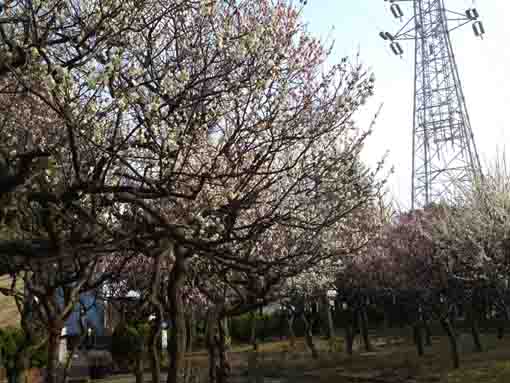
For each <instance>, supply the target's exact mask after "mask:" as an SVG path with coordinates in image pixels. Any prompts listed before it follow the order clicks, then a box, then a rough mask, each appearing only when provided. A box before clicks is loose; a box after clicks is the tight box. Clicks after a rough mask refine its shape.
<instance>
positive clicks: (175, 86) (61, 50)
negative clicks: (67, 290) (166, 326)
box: [0, 0, 380, 382]
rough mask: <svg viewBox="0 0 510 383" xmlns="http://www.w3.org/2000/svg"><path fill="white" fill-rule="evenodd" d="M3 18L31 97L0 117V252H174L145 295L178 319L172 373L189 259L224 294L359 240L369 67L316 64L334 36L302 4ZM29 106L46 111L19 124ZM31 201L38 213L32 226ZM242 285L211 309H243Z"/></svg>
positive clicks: (192, 0)
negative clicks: (318, 34) (362, 109)
mask: <svg viewBox="0 0 510 383" xmlns="http://www.w3.org/2000/svg"><path fill="white" fill-rule="evenodd" d="M4 14H5V16H2V17H7V18H8V19H5V20H7V21H9V22H8V23H1V24H0V27H1V28H2V30H3V31H4V32H5V33H2V34H1V38H2V46H1V49H2V52H1V54H2V55H3V57H5V60H2V65H1V66H0V80H1V81H2V82H5V83H6V84H7V85H8V87H10V88H5V89H11V90H12V92H13V93H14V94H15V95H20V94H21V93H23V94H26V95H28V96H29V97H28V98H23V100H24V101H23V102H26V103H27V104H26V105H25V104H23V105H21V104H19V103H18V104H16V103H13V104H12V105H9V106H8V108H9V111H10V112H12V113H13V114H14V115H15V118H14V119H11V120H10V121H11V122H9V124H8V125H5V126H4V127H2V130H0V138H1V140H0V142H2V143H7V144H5V147H4V148H2V150H3V153H4V163H5V164H6V166H5V167H6V169H7V170H6V172H4V174H3V175H0V176H4V178H5V180H7V179H11V178H12V176H14V178H15V182H13V181H5V182H4V181H0V182H4V183H3V184H5V185H7V186H6V187H4V188H2V189H1V191H2V198H3V195H4V194H5V195H6V198H8V199H9V202H8V203H6V204H5V205H4V206H8V209H9V212H10V213H9V214H10V216H12V217H14V218H13V219H14V221H13V222H11V223H10V224H11V225H14V224H15V225H14V227H16V228H18V227H20V228H22V229H19V230H18V229H16V230H14V231H13V232H12V233H11V234H10V235H11V237H10V238H9V240H8V241H3V242H2V243H0V256H1V257H2V259H5V260H8V261H10V260H12V259H14V258H13V257H15V256H16V257H19V256H24V257H27V256H28V257H30V256H33V255H34V254H35V253H37V251H36V250H37V247H36V246H35V245H34V243H33V239H34V238H42V239H41V241H42V243H43V244H44V245H45V246H46V247H47V248H49V249H50V250H51V251H50V252H49V253H50V254H51V256H53V257H55V258H58V259H61V258H65V257H68V258H70V259H73V258H75V257H76V254H77V251H84V250H87V252H88V253H87V254H88V257H89V258H88V261H89V262H96V261H97V257H99V256H101V257H105V256H111V257H119V256H120V257H124V256H125V255H126V254H129V255H130V256H131V255H133V256H135V255H140V254H142V255H149V256H150V257H153V258H154V259H155V260H154V261H152V264H156V265H157V264H159V262H160V261H161V259H160V258H158V257H162V255H161V254H171V256H169V257H171V262H168V264H170V263H171V264H172V267H171V268H168V271H167V273H166V274H167V275H166V276H161V275H160V272H159V271H158V270H157V269H155V270H154V274H152V275H153V280H154V281H156V282H157V281H158V280H159V279H160V278H161V280H164V281H166V282H167V283H166V291H165V294H164V295H165V296H164V297H160V298H163V299H160V298H158V299H154V300H153V302H154V305H155V307H160V305H161V304H162V302H163V303H164V306H165V311H166V315H167V316H168V317H169V319H170V321H171V322H172V324H173V326H174V329H175V331H174V332H173V334H174V336H173V338H172V339H171V340H170V342H169V351H170V354H171V355H172V359H171V360H172V364H171V368H170V371H169V374H168V380H169V382H175V381H177V379H178V377H179V371H180V370H181V368H182V360H183V351H184V349H183V344H184V343H183V341H182V339H183V336H182V333H183V330H184V326H183V323H184V320H183V316H184V312H183V294H184V286H185V282H186V277H187V276H188V275H189V273H190V271H191V270H190V267H191V266H190V259H191V257H192V256H193V255H196V256H197V257H198V260H200V262H202V264H205V265H211V267H212V269H213V270H215V271H221V272H222V273H224V274H225V275H226V276H227V282H225V284H227V285H229V286H230V287H229V289H232V290H233V286H237V284H235V283H233V282H231V281H230V279H231V278H239V277H238V275H243V276H242V278H241V281H242V280H244V281H246V280H250V279H252V278H253V276H254V275H255V276H257V275H262V274H264V272H265V271H266V270H273V269H274V270H275V271H274V274H275V276H271V275H272V274H269V275H270V277H269V280H268V281H265V282H264V286H266V287H267V286H276V285H277V282H279V281H280V280H283V279H284V278H286V277H289V276H294V275H297V274H299V273H300V272H302V271H303V270H305V269H307V268H309V267H312V266H314V265H317V264H319V263H320V262H323V261H325V260H327V259H329V258H331V257H334V256H339V255H341V254H348V253H350V252H352V251H354V249H355V248H357V247H358V246H360V243H363V241H364V240H365V237H366V233H365V232H364V231H363V227H364V226H363V225H362V224H361V223H358V222H357V221H356V217H357V215H356V212H358V211H359V209H362V208H363V207H364V206H366V205H367V204H368V203H369V201H370V200H371V198H372V197H373V195H374V194H375V193H376V192H377V190H378V188H379V186H380V185H378V182H377V181H376V180H375V178H374V177H375V175H373V174H372V175H371V174H368V173H367V172H365V171H359V170H358V166H359V165H358V164H359V152H360V150H361V148H362V145H363V142H364V139H365V137H366V135H367V134H368V133H369V132H361V131H358V130H356V129H354V126H353V115H354V113H355V112H356V111H357V110H358V108H359V106H360V105H361V104H362V103H364V102H365V100H366V98H367V97H369V96H370V95H371V94H372V92H373V86H374V85H373V77H371V76H369V74H368V73H366V72H365V71H364V69H363V68H362V67H361V66H360V65H358V64H357V63H353V64H351V63H350V62H349V61H348V60H346V59H343V60H342V61H341V62H340V63H338V64H336V65H334V66H333V67H332V68H331V70H329V71H328V72H324V71H323V70H322V68H323V67H324V65H323V64H324V63H325V61H326V58H327V57H328V54H329V50H327V49H325V48H324V46H323V44H322V43H321V42H320V41H318V40H317V39H315V38H313V37H312V36H310V35H309V34H308V33H307V32H306V31H305V28H304V26H303V24H302V22H301V20H300V17H299V15H300V8H299V7H296V6H293V5H291V4H289V3H287V2H283V1H282V2H276V3H274V2H272V1H269V0H258V1H243V2H238V1H222V2H220V1H196V0H181V1H172V2H161V1H157V0H147V1H117V0H113V1H108V2H104V1H99V0H97V1H95V0H92V1H86V2H85V1H71V0H39V1H35V0H33V1H31V2H9V3H6V7H5V10H4ZM32 100H33V101H32ZM32 105H37V108H33V107H32ZM27 108H28V109H29V110H30V111H31V113H32V112H35V111H37V110H39V109H40V110H42V111H44V113H41V114H40V115H39V116H40V119H41V121H40V122H39V121H38V120H36V121H35V122H33V123H32V126H30V125H28V124H27V123H28V119H29V118H30V114H29V113H28V114H26V113H23V111H24V110H25V109H27ZM34 124H35V126H33V125H34ZM29 127H30V128H29ZM20 132H22V133H23V134H24V135H25V136H28V139H24V140H25V141H24V142H25V143H28V144H26V145H25V146H23V147H22V148H20V147H19V140H20V137H22V136H23V134H20ZM39 157H42V158H44V160H40V161H38V162H37V164H36V163H35V161H34V159H35V158H39ZM9 177H11V178H9ZM19 201H21V202H19ZM20 203H21V204H20ZM28 207H30V209H32V210H33V209H35V210H36V211H37V214H41V212H44V214H46V221H45V222H47V223H44V222H42V223H41V224H40V225H39V226H38V227H37V231H34V229H33V228H32V227H31V226H29V225H27V222H28V216H29V214H28V213H27V212H29V211H31V210H30V209H28ZM48 222H49V223H51V224H48ZM56 223H58V224H56ZM69 227H72V228H74V229H73V230H69V229H68V228H69ZM353 228H354V229H353ZM27 238H29V239H30V240H28V241H27ZM338 238H340V239H338ZM16 241H17V242H16ZM278 244H283V246H279V247H278V246H277V245H278ZM70 249H74V250H73V251H71V250H70ZM165 256H166V255H165ZM11 263H12V262H11ZM191 264H193V263H191ZM89 266H90V265H89ZM151 270H152V269H151ZM227 271H228V272H227ZM243 273H244V274H243ZM234 274H235V275H234ZM213 280H214V277H213V276H212V275H211V276H209V277H208V278H207V279H206V280H205V281H206V282H210V281H213ZM209 285H211V283H209ZM241 285H242V283H241ZM153 287H154V285H152V287H151V289H152V290H151V289H149V291H152V292H154V291H155V289H154V288H153ZM205 288H206V287H204V289H205ZM158 290H161V289H158ZM229 291H230V290H229ZM259 295H260V294H259ZM150 296H151V297H153V298H154V297H155V295H154V294H152V293H151V294H150ZM229 296H230V295H229ZM151 299H152V298H151ZM236 299H237V301H236ZM243 299H244V298H243V293H241V295H240V298H239V297H238V298H235V299H231V300H229V302H228V304H229V305H231V306H230V307H228V309H227V308H226V309H224V310H221V311H224V312H225V313H229V312H230V313H231V314H233V313H240V312H242V311H243V310H248V308H247V307H251V306H249V305H250V304H248V305H247V303H246V302H245V301H243ZM225 313H224V314H222V315H225ZM49 376H53V375H52V374H49Z"/></svg>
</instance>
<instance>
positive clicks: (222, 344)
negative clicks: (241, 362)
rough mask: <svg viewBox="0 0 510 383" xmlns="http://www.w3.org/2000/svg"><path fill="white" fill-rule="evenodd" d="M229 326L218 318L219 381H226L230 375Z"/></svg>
mask: <svg viewBox="0 0 510 383" xmlns="http://www.w3.org/2000/svg"><path fill="white" fill-rule="evenodd" d="M226 327H227V326H224V323H222V321H221V319H219V320H218V327H217V328H218V337H217V342H216V344H217V348H218V357H219V364H218V372H217V379H218V383H225V382H226V381H227V380H228V377H229V376H230V363H229V360H228V353H227V332H226V330H225V328H226Z"/></svg>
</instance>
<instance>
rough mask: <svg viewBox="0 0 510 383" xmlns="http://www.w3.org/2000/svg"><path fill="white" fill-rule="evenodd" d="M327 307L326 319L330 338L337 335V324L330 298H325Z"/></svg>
mask: <svg viewBox="0 0 510 383" xmlns="http://www.w3.org/2000/svg"><path fill="white" fill-rule="evenodd" d="M325 304H326V305H325V307H326V319H327V321H328V339H333V338H334V337H335V324H334V323H333V313H332V312H331V306H330V305H329V302H328V299H327V298H326V300H325Z"/></svg>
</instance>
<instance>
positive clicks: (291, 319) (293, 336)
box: [287, 313, 296, 348]
mask: <svg viewBox="0 0 510 383" xmlns="http://www.w3.org/2000/svg"><path fill="white" fill-rule="evenodd" d="M287 326H288V330H289V343H290V347H291V348H296V333H295V332H294V313H291V314H290V315H288V316H287Z"/></svg>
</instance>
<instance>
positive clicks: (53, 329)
mask: <svg viewBox="0 0 510 383" xmlns="http://www.w3.org/2000/svg"><path fill="white" fill-rule="evenodd" d="M61 331H62V328H61V326H59V325H57V324H50V329H49V334H48V365H47V368H46V382H47V383H58V348H59V343H60V333H61Z"/></svg>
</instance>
